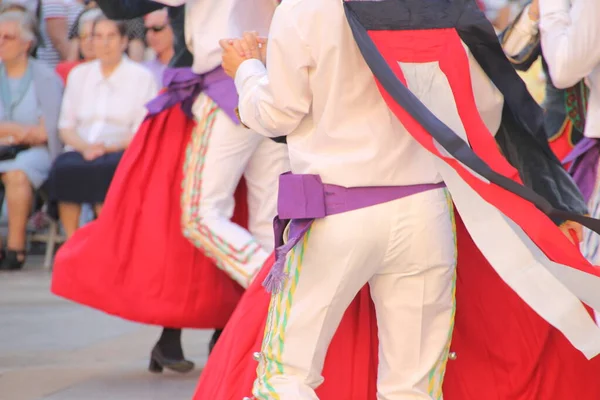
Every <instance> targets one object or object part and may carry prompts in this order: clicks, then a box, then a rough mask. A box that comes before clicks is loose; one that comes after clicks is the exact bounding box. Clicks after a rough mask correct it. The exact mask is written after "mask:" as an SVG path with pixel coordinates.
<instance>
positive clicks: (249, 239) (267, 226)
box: [159, 0, 288, 287]
mask: <svg viewBox="0 0 600 400" xmlns="http://www.w3.org/2000/svg"><path fill="white" fill-rule="evenodd" d="M159 2H160V3H163V4H166V5H169V6H180V5H183V4H185V9H186V42H187V44H188V45H189V46H190V49H191V51H192V53H193V55H194V63H193V66H192V71H193V72H194V73H196V74H199V75H203V74H212V73H213V71H221V68H220V65H221V49H220V47H219V39H220V38H222V37H226V36H236V35H237V36H239V35H240V34H241V33H242V32H243V31H244V30H247V29H256V30H258V31H259V33H261V34H262V35H265V34H266V33H267V32H268V28H269V23H270V21H271V17H272V15H273V11H274V9H275V7H276V5H277V1H276V0H261V1H258V2H247V1H241V0H210V1H205V0H188V1H186V0H160V1H159ZM226 90H228V91H230V96H231V97H232V98H233V96H235V87H234V85H233V83H231V86H230V87H229V88H227V89H226ZM192 111H193V113H194V116H195V118H196V120H197V123H198V125H197V127H196V132H195V133H194V138H195V139H196V140H194V141H193V143H192V145H191V147H190V148H189V151H191V152H195V153H198V154H201V155H202V156H201V157H199V158H198V159H196V160H194V161H193V162H190V163H189V164H188V165H187V166H186V168H188V169H190V170H192V171H194V173H193V174H189V177H190V178H189V179H186V180H185V181H184V183H183V185H184V186H183V187H184V191H185V192H186V193H189V196H184V197H185V199H186V200H184V202H185V203H184V204H183V213H184V215H183V218H182V224H183V230H184V235H185V236H186V237H187V238H188V239H189V240H191V241H192V242H193V243H194V244H195V245H196V246H197V247H198V248H200V249H202V250H203V251H204V252H205V253H206V254H207V255H208V256H209V257H211V258H212V259H214V261H215V262H216V264H217V266H219V267H220V268H221V269H223V270H224V271H225V272H226V273H227V274H228V275H230V276H231V277H232V278H233V279H234V280H235V281H236V282H238V283H239V284H240V285H241V286H242V287H248V285H249V284H250V282H251V281H252V279H253V277H254V276H255V274H256V273H257V272H258V270H259V269H260V267H262V265H263V264H264V262H265V260H266V259H267V257H268V255H269V254H270V252H271V251H272V249H273V239H272V238H273V233H272V219H273V216H274V215H275V209H276V196H277V195H276V189H275V188H276V187H277V176H278V175H279V174H280V173H282V172H284V171H286V170H287V169H288V160H287V151H286V148H285V146H284V145H282V144H278V143H275V142H273V141H271V140H269V139H267V138H264V137H262V136H260V135H258V134H256V133H254V132H248V130H247V129H245V128H244V127H243V126H241V125H239V124H238V123H236V122H234V121H233V120H232V118H231V116H228V115H227V114H226V113H224V112H223V111H222V110H221V109H220V108H219V105H218V104H217V103H215V101H214V99H213V98H211V97H210V95H209V94H206V93H201V94H200V95H199V96H198V98H197V99H196V101H195V102H194V105H193V109H192ZM233 118H235V116H233ZM242 175H243V176H244V177H245V178H246V182H247V184H248V206H249V223H248V230H249V232H248V231H246V230H245V229H243V228H241V227H240V226H239V225H236V224H234V223H232V222H231V221H230V217H231V214H232V211H233V207H234V201H233V193H234V190H235V188H236V187H237V184H238V182H239V180H240V178H241V176H242Z"/></svg>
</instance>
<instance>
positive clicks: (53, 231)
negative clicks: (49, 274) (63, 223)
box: [44, 221, 58, 269]
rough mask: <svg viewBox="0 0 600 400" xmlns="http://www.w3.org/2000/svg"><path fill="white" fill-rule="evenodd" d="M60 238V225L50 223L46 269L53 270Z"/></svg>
mask: <svg viewBox="0 0 600 400" xmlns="http://www.w3.org/2000/svg"><path fill="white" fill-rule="evenodd" d="M57 236H58V223H57V222H55V221H50V226H49V227H48V240H47V241H46V255H45V256H44V268H45V269H51V268H52V261H53V257H54V248H55V247H56V237H57Z"/></svg>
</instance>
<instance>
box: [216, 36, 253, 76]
mask: <svg viewBox="0 0 600 400" xmlns="http://www.w3.org/2000/svg"><path fill="white" fill-rule="evenodd" d="M219 44H220V45H221V48H222V49H223V56H222V57H223V62H222V64H221V66H222V67H223V70H225V73H226V74H227V75H229V76H230V77H232V78H235V74H236V72H237V70H238V68H239V67H240V64H241V63H243V62H244V61H246V60H247V58H246V57H245V56H244V55H242V54H243V52H242V54H240V50H238V49H242V47H241V45H242V44H241V41H240V39H221V40H220V41H219Z"/></svg>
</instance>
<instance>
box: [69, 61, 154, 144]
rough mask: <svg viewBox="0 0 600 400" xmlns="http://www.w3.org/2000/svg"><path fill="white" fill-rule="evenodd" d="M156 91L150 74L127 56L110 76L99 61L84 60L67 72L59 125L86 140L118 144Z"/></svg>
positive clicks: (136, 124)
mask: <svg viewBox="0 0 600 400" xmlns="http://www.w3.org/2000/svg"><path fill="white" fill-rule="evenodd" d="M157 92H158V88H157V85H156V82H155V81H154V76H153V75H152V73H151V72H150V71H148V70H147V69H146V68H145V67H143V66H142V65H140V64H138V63H135V62H133V61H131V60H130V59H128V58H127V57H123V60H122V61H121V63H120V64H119V66H118V67H117V68H116V69H115V70H114V71H113V73H112V74H111V75H110V76H109V77H104V76H103V75H102V70H101V66H100V61H98V60H95V61H90V62H87V63H83V64H81V65H78V66H77V67H75V69H73V71H71V73H70V74H69V79H68V80H67V86H66V89H65V94H64V96H63V102H62V107H61V111H60V118H59V121H58V128H59V129H73V130H75V131H76V132H77V133H78V134H79V136H80V137H81V138H82V139H83V140H85V141H86V142H88V143H102V144H104V145H107V146H110V145H116V144H119V143H121V142H123V140H125V139H128V138H131V136H132V135H133V134H135V133H136V132H137V130H138V128H139V126H140V125H141V123H142V122H143V120H144V118H145V116H146V114H147V110H146V107H145V106H146V103H147V102H149V101H150V100H152V99H153V98H154V96H156V93H157ZM70 149H71V148H70V147H68V146H67V150H70Z"/></svg>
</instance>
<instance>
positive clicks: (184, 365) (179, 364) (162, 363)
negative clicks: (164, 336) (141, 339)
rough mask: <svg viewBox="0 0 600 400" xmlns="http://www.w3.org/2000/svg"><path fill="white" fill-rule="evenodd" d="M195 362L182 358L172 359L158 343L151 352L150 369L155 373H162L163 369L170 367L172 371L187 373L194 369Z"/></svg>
mask: <svg viewBox="0 0 600 400" xmlns="http://www.w3.org/2000/svg"><path fill="white" fill-rule="evenodd" d="M194 366H195V365H194V363H193V362H192V361H189V360H186V359H185V358H182V359H179V360H177V359H172V358H168V357H166V356H165V355H164V354H163V352H162V350H161V349H160V347H159V346H158V345H156V346H154V348H153V349H152V353H150V365H149V366H148V370H149V371H150V372H153V373H155V374H160V373H161V372H163V369H164V368H166V369H170V370H171V371H175V372H179V373H182V374H183V373H186V372H190V371H191V370H193V369H194Z"/></svg>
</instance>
